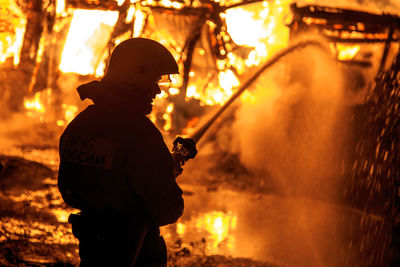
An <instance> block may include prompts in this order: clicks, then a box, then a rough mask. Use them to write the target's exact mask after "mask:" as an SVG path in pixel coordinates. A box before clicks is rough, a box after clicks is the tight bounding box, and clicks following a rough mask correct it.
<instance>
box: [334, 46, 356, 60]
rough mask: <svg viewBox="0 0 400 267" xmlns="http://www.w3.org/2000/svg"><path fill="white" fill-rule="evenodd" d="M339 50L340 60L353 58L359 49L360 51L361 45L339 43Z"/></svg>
mask: <svg viewBox="0 0 400 267" xmlns="http://www.w3.org/2000/svg"><path fill="white" fill-rule="evenodd" d="M336 48H337V51H338V55H337V57H338V59H339V60H352V59H353V58H354V57H355V56H356V54H357V53H358V51H360V48H361V47H360V46H359V45H351V46H350V45H343V44H337V45H336Z"/></svg>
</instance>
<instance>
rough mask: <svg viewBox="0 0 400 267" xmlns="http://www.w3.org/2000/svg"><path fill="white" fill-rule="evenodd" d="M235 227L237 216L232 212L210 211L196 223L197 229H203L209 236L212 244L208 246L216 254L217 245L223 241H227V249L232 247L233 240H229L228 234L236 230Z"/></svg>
mask: <svg viewBox="0 0 400 267" xmlns="http://www.w3.org/2000/svg"><path fill="white" fill-rule="evenodd" d="M236 225H237V215H234V214H233V213H232V212H228V213H224V212H221V211H212V212H208V213H206V214H204V216H200V217H199V218H198V219H197V221H196V227H197V228H199V229H205V230H206V231H207V232H208V233H209V234H210V235H211V237H210V240H212V242H211V243H210V244H208V245H209V249H210V250H211V251H213V252H217V251H216V250H217V248H218V245H219V244H220V243H221V242H223V241H227V247H228V248H233V247H234V238H233V237H231V238H229V234H230V232H231V231H233V230H235V229H236Z"/></svg>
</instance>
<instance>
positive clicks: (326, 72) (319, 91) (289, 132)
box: [231, 47, 347, 266]
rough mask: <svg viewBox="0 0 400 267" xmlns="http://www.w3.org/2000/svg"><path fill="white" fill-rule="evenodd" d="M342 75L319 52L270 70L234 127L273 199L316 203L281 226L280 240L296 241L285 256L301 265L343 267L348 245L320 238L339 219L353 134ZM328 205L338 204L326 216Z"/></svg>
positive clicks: (240, 149)
mask: <svg viewBox="0 0 400 267" xmlns="http://www.w3.org/2000/svg"><path fill="white" fill-rule="evenodd" d="M342 76H343V74H342V72H341V69H340V68H339V67H338V64H337V62H336V61H334V60H333V59H332V57H331V56H330V55H328V53H324V52H322V50H319V49H315V47H309V48H306V49H302V50H299V51H296V52H294V53H292V54H291V55H289V56H288V57H286V60H285V61H283V62H280V63H278V64H277V65H275V66H274V67H272V68H271V69H268V70H267V71H265V72H264V74H263V75H262V77H260V78H259V79H258V82H257V84H254V85H253V88H250V92H251V94H252V95H253V96H254V98H251V100H249V101H244V102H243V103H242V104H241V106H240V107H239V109H238V110H237V112H236V119H235V121H234V123H233V133H234V134H233V135H232V136H233V139H232V144H231V147H232V150H233V152H234V153H237V154H239V155H240V161H241V163H242V164H243V165H245V167H246V168H247V169H248V170H251V171H252V172H253V173H254V174H255V176H256V177H262V179H264V183H265V184H270V185H271V187H272V188H273V189H272V190H273V192H272V193H274V194H278V195H283V196H284V197H285V198H283V199H284V200H285V201H282V205H286V204H285V203H286V200H291V201H292V202H293V203H301V202H302V201H304V199H309V200H311V201H309V202H307V205H300V204H299V205H297V204H296V205H294V204H293V206H288V207H286V206H285V212H289V214H287V216H288V221H287V222H283V223H282V222H281V223H280V225H276V227H275V229H276V231H277V233H276V235H280V233H281V232H280V231H282V233H284V234H286V235H288V236H292V238H293V239H292V241H291V242H289V241H288V242H286V241H282V242H283V243H282V242H281V244H282V248H280V249H279V250H280V251H281V252H282V253H283V254H285V253H287V254H288V255H289V254H290V256H288V258H287V259H289V258H290V261H293V262H294V263H299V262H302V263H304V262H308V263H307V265H309V266H338V265H335V264H337V263H338V261H340V259H339V252H338V251H339V249H340V248H341V247H343V244H341V243H340V242H341V241H339V240H335V241H332V240H328V239H330V238H328V237H326V236H325V237H323V236H321V233H323V232H329V229H330V227H333V225H335V224H336V223H337V222H338V220H339V214H338V210H337V209H335V208H333V207H334V206H335V203H336V204H337V203H338V200H339V198H340V197H339V194H340V187H339V185H340V181H341V179H342V178H341V177H342V176H343V175H342V171H343V168H342V161H343V160H342V156H343V154H342V153H343V148H342V141H343V138H344V136H343V133H344V131H345V129H346V128H347V123H346V121H345V120H343V115H344V110H345V106H344V104H343V103H344V101H343V95H344V94H343V88H344V79H343V77H342ZM293 199H298V201H293ZM321 203H330V204H329V205H332V206H330V208H329V205H328V206H326V207H325V208H324V209H323V210H324V211H323V212H321V209H320V205H321ZM318 210H319V211H318ZM317 211H318V212H317ZM321 216H323V221H324V222H323V223H321ZM299 229H301V230H299ZM338 234H339V235H340V234H341V233H338ZM270 238H272V237H270ZM305 247H307V248H308V252H307V251H304V248H305ZM289 251H292V252H293V251H297V254H296V253H289ZM333 255H335V256H333ZM336 256H337V258H335V257H336Z"/></svg>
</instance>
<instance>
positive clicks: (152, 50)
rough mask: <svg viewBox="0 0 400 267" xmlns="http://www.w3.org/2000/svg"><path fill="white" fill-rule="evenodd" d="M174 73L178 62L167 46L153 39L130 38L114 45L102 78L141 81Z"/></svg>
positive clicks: (131, 81) (177, 70) (130, 81)
mask: <svg viewBox="0 0 400 267" xmlns="http://www.w3.org/2000/svg"><path fill="white" fill-rule="evenodd" d="M176 73H179V68H178V64H177V63H176V61H175V59H174V57H173V56H172V54H171V53H170V52H169V51H168V49H167V48H165V47H164V46H163V45H161V44H160V43H158V42H156V41H154V40H150V39H146V38H131V39H127V40H125V41H123V42H121V43H120V44H119V45H117V46H116V47H115V49H114V51H113V52H112V54H111V58H110V62H109V65H108V69H107V72H106V74H105V76H104V78H103V79H105V80H109V81H116V82H126V83H142V82H148V81H152V80H154V78H156V77H160V76H162V75H165V74H176Z"/></svg>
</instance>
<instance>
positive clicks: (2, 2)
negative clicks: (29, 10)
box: [0, 0, 26, 65]
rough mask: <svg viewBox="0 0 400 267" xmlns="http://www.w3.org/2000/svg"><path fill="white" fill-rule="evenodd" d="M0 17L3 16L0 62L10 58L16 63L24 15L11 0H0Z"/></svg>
mask: <svg viewBox="0 0 400 267" xmlns="http://www.w3.org/2000/svg"><path fill="white" fill-rule="evenodd" d="M0 17H2V18H3V24H2V25H0V63H3V62H5V61H6V60H7V59H8V58H12V59H13V64H14V65H18V63H19V60H20V58H19V53H20V50H21V47H22V42H23V37H24V33H25V25H26V16H25V15H24V13H23V12H22V11H21V10H20V8H19V6H18V5H17V4H15V2H14V1H13V0H0Z"/></svg>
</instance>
